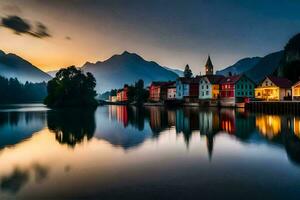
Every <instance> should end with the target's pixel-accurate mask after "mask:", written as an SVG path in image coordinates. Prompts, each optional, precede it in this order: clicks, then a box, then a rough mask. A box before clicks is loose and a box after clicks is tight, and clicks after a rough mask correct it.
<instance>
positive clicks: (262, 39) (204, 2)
mask: <svg viewBox="0 0 300 200" xmlns="http://www.w3.org/2000/svg"><path fill="white" fill-rule="evenodd" d="M299 10H300V1H298V0H285V1H283V0H282V1H280V0H278V1H277V0H276V1H274V0H241V1H238V0H195V1H192V0H190V1H183V0H152V1H150V0H149V1H146V0H145V1H142V0H127V1H125V0H124V1H122V0H118V1H116V0H51V1H47V0H0V17H1V18H2V23H1V24H2V25H1V26H0V49H1V50H4V51H5V52H6V53H8V52H11V53H15V54H17V55H19V56H21V57H23V58H25V59H27V60H28V61H30V62H32V63H33V64H34V65H36V66H38V67H40V68H41V69H42V70H44V71H49V70H55V69H58V68H61V67H65V66H69V65H76V66H81V65H83V64H84V63H85V62H86V61H90V62H96V61H99V60H100V61H102V60H105V59H107V58H109V57H110V56H112V55H113V54H120V53H122V52H123V51H125V50H127V51H129V52H135V53H137V54H139V55H141V56H142V57H144V58H145V59H146V60H154V61H156V62H158V63H159V64H161V65H164V66H168V67H172V68H179V69H182V68H183V67H184V65H185V64H189V65H190V66H191V67H192V69H193V71H194V73H199V72H200V70H201V71H202V72H203V65H204V64H205V61H206V58H207V55H208V54H210V55H211V57H212V61H213V64H214V65H215V68H216V69H220V68H223V67H225V66H227V65H231V64H233V63H234V62H236V61H237V60H238V59H240V58H243V57H252V56H263V55H266V54H268V53H271V52H274V51H278V50H281V49H282V48H283V47H284V45H285V43H286V42H287V40H288V39H289V38H290V37H291V36H293V35H294V34H295V33H297V32H300V12H299ZM9 16H18V17H20V18H21V19H22V20H24V22H26V24H28V25H30V26H29V27H28V29H26V31H25V32H19V34H16V31H13V29H12V28H11V27H8V26H7V24H3V19H8V21H9ZM40 25H41V26H40ZM38 28H41V30H42V31H38V30H39V29H38ZM17 32H18V31H17Z"/></svg>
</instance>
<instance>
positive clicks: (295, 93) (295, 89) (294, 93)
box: [292, 81, 300, 101]
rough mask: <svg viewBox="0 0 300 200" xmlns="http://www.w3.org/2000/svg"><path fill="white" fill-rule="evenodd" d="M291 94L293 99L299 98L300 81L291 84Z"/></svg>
mask: <svg viewBox="0 0 300 200" xmlns="http://www.w3.org/2000/svg"><path fill="white" fill-rule="evenodd" d="M292 96H293V100H297V101H299V100H300V81H298V82H297V83H295V84H294V85H293V86H292Z"/></svg>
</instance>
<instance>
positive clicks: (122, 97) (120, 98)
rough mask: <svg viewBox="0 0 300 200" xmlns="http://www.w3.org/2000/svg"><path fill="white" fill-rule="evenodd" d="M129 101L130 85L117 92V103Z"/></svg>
mask: <svg viewBox="0 0 300 200" xmlns="http://www.w3.org/2000/svg"><path fill="white" fill-rule="evenodd" d="M126 101H128V85H124V88H123V89H120V90H118V91H117V102H126Z"/></svg>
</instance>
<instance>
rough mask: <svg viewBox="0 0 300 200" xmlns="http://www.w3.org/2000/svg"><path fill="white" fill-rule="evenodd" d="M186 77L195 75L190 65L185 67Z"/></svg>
mask: <svg viewBox="0 0 300 200" xmlns="http://www.w3.org/2000/svg"><path fill="white" fill-rule="evenodd" d="M183 74H184V77H185V78H191V77H192V76H193V72H192V70H191V69H190V66H189V65H186V66H185V68H184V72H183Z"/></svg>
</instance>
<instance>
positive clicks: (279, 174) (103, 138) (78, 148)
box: [0, 104, 300, 199]
mask: <svg viewBox="0 0 300 200" xmlns="http://www.w3.org/2000/svg"><path fill="white" fill-rule="evenodd" d="M200 197H201V198H202V199H221V198H224V199H228V198H233V199H253V198H260V199H299V198H300V117H298V116H294V115H277V114H260V113H250V112H247V111H245V110H243V109H241V110H239V109H237V110H234V109H221V110H219V109H216V108H207V109H200V108H195V107H186V108H177V109H168V108H164V107H144V108H143V107H142V108H137V107H125V106H103V107H98V108H97V110H95V111H91V110H76V109H67V110H63V111H62V110H50V109H47V108H46V107H44V106H43V105H40V104H28V105H27V104H24V105H5V106H0V199H11V198H17V199H33V198H36V199H45V198H47V199H74V198H76V199H78V198H81V199H82V198H83V199H86V198H94V199H200Z"/></svg>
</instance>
